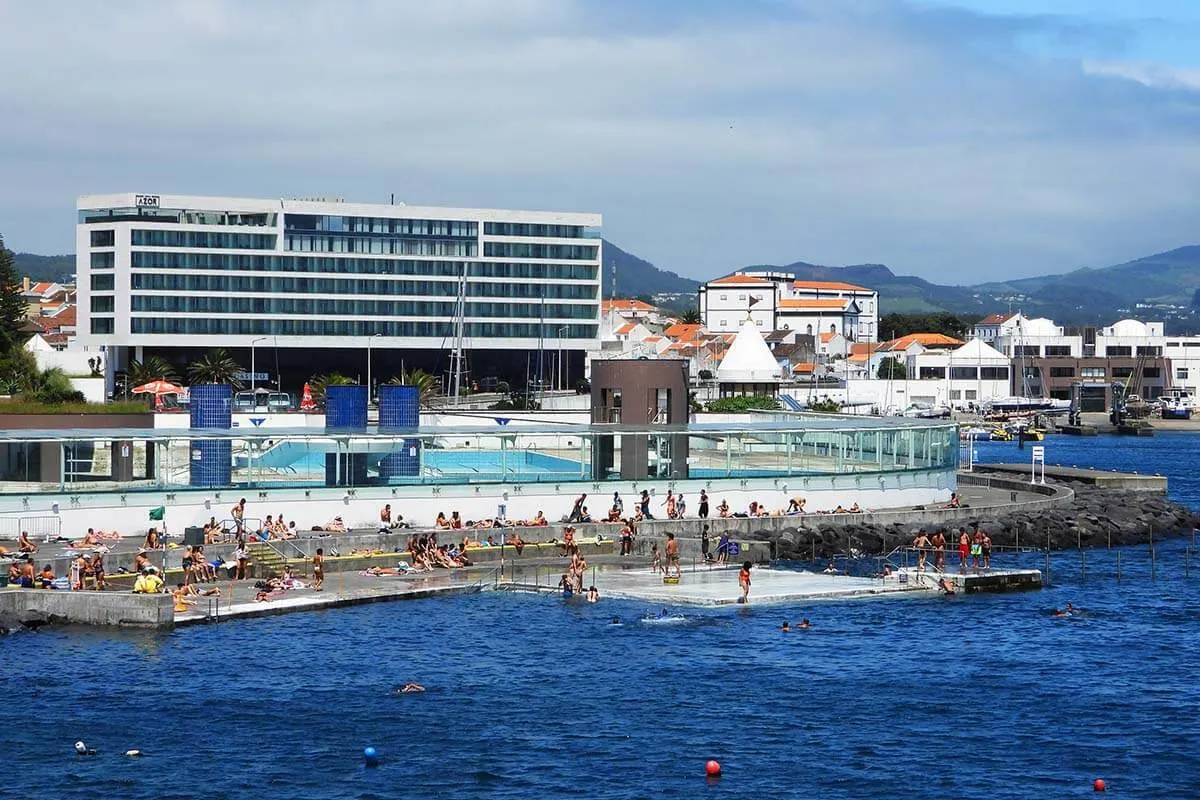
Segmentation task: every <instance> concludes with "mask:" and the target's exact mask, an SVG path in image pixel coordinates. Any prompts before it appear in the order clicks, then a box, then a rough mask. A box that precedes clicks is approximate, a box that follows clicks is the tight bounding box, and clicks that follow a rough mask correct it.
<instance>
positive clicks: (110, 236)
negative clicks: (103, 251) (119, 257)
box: [88, 231, 117, 247]
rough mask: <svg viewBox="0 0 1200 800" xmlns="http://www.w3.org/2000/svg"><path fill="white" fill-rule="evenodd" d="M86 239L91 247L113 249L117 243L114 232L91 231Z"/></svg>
mask: <svg viewBox="0 0 1200 800" xmlns="http://www.w3.org/2000/svg"><path fill="white" fill-rule="evenodd" d="M88 238H89V240H90V241H91V244H92V247H114V246H116V243H117V233H116V231H92V232H91V234H90V235H89V237H88Z"/></svg>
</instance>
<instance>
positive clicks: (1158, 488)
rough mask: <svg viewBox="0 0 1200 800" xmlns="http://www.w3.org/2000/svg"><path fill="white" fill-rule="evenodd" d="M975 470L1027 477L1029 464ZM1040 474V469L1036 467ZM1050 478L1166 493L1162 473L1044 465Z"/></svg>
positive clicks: (1113, 487)
mask: <svg viewBox="0 0 1200 800" xmlns="http://www.w3.org/2000/svg"><path fill="white" fill-rule="evenodd" d="M975 471H976V472H982V473H992V472H999V473H1004V474H1008V475H1014V476H1016V475H1020V476H1022V477H1023V478H1024V479H1025V480H1028V479H1029V476H1030V466H1029V464H976V465H975ZM1038 476H1039V477H1040V476H1041V469H1040V468H1039V469H1038ZM1051 479H1057V480H1066V481H1078V482H1080V483H1087V484H1091V485H1092V486H1099V487H1101V488H1105V489H1137V490H1139V491H1145V492H1158V493H1160V494H1166V491H1167V479H1166V477H1165V476H1162V475H1139V474H1137V473H1129V472H1115V471H1114V472H1104V471H1103V470H1098V469H1082V468H1080V467H1054V466H1047V467H1046V480H1047V481H1050V480H1051Z"/></svg>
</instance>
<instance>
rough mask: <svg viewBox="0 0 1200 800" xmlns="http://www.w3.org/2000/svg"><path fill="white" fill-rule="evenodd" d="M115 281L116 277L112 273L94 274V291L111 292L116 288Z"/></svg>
mask: <svg viewBox="0 0 1200 800" xmlns="http://www.w3.org/2000/svg"><path fill="white" fill-rule="evenodd" d="M114 281H115V278H113V276H112V275H93V276H92V291H93V292H111V291H112V290H113V289H114Z"/></svg>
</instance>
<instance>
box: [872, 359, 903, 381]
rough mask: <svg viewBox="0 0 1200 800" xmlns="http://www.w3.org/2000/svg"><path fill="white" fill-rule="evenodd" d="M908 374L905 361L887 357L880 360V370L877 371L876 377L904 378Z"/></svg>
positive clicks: (888, 378)
mask: <svg viewBox="0 0 1200 800" xmlns="http://www.w3.org/2000/svg"><path fill="white" fill-rule="evenodd" d="M907 376H908V370H907V369H906V368H905V366H904V362H903V361H897V360H896V359H894V358H890V357H889V358H885V359H883V360H882V361H880V362H879V370H878V371H877V372H876V373H875V377H876V378H879V379H880V380H885V381H886V380H903V379H904V378H906V377H907Z"/></svg>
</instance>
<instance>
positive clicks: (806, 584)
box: [510, 567, 933, 606]
mask: <svg viewBox="0 0 1200 800" xmlns="http://www.w3.org/2000/svg"><path fill="white" fill-rule="evenodd" d="M750 580H751V586H750V603H751V604H752V605H783V604H789V603H800V602H805V601H810V600H834V599H839V598H847V597H868V596H875V595H897V594H906V593H907V594H911V593H914V592H915V593H919V594H928V593H929V592H930V591H933V589H932V588H931V587H930V586H927V585H924V584H919V583H916V582H913V583H905V584H901V583H900V582H898V581H884V580H877V579H872V578H851V577H847V576H845V575H824V574H819V573H813V572H796V571H794V570H776V569H768V568H762V567H760V568H755V569H753V570H751V574H750ZM595 583H596V588H597V590H599V592H600V596H601V597H609V598H617V599H622V600H638V601H644V602H647V603H651V604H653V605H656V606H662V605H695V606H727V605H736V604H737V601H738V598H740V597H741V594H742V592H741V589H740V588H739V587H738V569H737V567H727V568H714V569H700V570H697V571H695V572H684V573H683V576H682V578H681V579H680V581H679V583H677V584H666V583H663V576H662V575H661V574H656V573H653V572H650V570H649V569H647V568H646V567H637V568H631V569H614V568H601V569H598V570H597V572H596V575H595ZM510 586H511V588H515V589H520V588H529V589H535V590H546V589H547V588H548V587H547V586H546V585H545V584H539V585H536V586H535V585H533V584H532V583H529V584H522V583H520V578H519V576H518V582H517V583H515V584H510Z"/></svg>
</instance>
